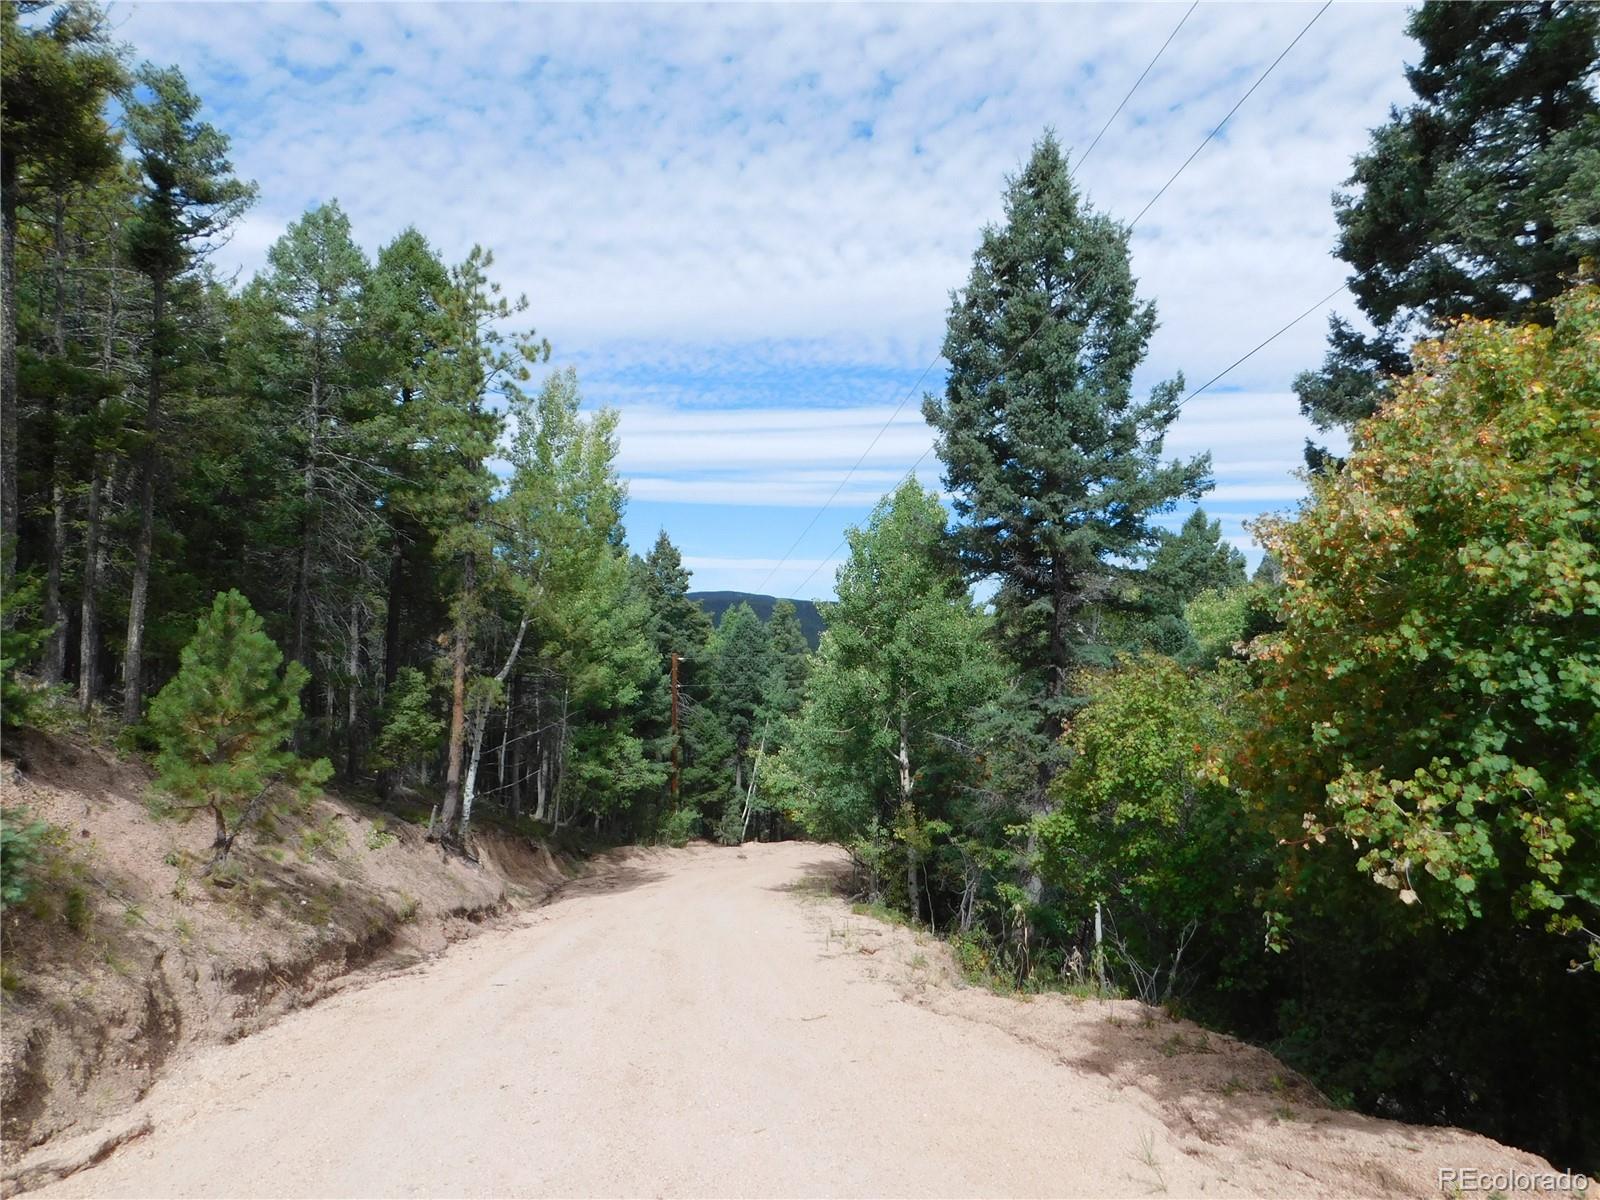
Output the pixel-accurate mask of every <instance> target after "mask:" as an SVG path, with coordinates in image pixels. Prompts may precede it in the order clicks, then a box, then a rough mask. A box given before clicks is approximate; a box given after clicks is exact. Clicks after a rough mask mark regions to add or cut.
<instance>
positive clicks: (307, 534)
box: [289, 373, 322, 670]
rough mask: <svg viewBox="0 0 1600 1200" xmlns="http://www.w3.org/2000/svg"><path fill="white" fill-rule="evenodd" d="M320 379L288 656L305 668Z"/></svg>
mask: <svg viewBox="0 0 1600 1200" xmlns="http://www.w3.org/2000/svg"><path fill="white" fill-rule="evenodd" d="M320 387H321V380H320V379H319V378H318V376H317V375H316V374H315V373H313V375H312V376H311V407H310V409H309V410H308V411H307V413H306V457H305V462H304V463H303V464H302V466H301V471H300V503H301V505H302V506H303V507H302V510H301V513H300V560H299V563H298V564H297V566H296V568H295V578H294V618H293V620H294V632H293V635H292V636H293V641H292V642H291V644H290V647H289V657H290V658H292V659H293V660H294V661H295V662H297V663H299V664H300V665H301V666H303V667H305V668H306V669H308V670H309V669H310V667H311V664H310V663H309V662H307V661H306V637H307V631H308V629H309V627H310V624H311V565H312V562H313V556H314V554H315V546H314V543H315V541H316V511H317V510H316V503H317V450H318V447H317V439H318V438H319V437H320V435H321V428H322V396H321V390H320Z"/></svg>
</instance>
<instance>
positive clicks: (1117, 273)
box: [923, 134, 1210, 782]
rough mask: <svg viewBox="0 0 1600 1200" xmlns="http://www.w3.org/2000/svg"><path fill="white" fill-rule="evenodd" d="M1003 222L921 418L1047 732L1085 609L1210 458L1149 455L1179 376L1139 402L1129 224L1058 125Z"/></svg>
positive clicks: (1078, 655)
mask: <svg viewBox="0 0 1600 1200" xmlns="http://www.w3.org/2000/svg"><path fill="white" fill-rule="evenodd" d="M1005 217H1006V219H1005V223H1004V224H1003V225H1000V226H991V227H990V228H988V229H986V230H984V234H983V240H982V243H981V244H980V246H979V248H978V250H977V252H976V253H975V254H974V256H973V266H972V274H971V276H970V277H969V279H968V282H967V288H966V291H965V292H964V293H962V294H960V295H958V296H957V297H956V298H955V299H954V300H953V301H952V303H951V308H950V317H949V324H948V331H947V333H946V336H945V342H944V354H945V358H946V359H948V360H949V363H950V372H949V376H948V380H947V383H946V387H945V393H944V395H943V396H942V397H932V396H930V397H928V399H927V400H926V401H925V402H924V404H923V413H924V415H925V416H926V417H927V419H928V421H929V423H930V424H932V425H933V427H934V428H935V430H936V431H937V446H938V451H939V456H940V458H941V459H942V460H943V462H944V466H945V482H946V484H947V486H948V487H949V488H950V490H951V492H952V493H953V495H954V506H955V511H956V515H957V517H958V519H959V523H958V526H957V529H956V540H957V545H958V547H959V550H960V553H961V556H962V561H963V562H964V564H965V565H966V568H967V570H968V571H969V572H970V574H971V575H973V576H976V577H988V578H993V579H996V580H998V581H999V582H1000V585H1001V586H1000V592H999V595H998V598H997V603H998V604H999V606H1000V608H1001V616H1002V618H1003V619H1004V620H1005V621H1006V622H1007V624H1008V625H1009V626H1010V627H1011V628H1012V629H1014V630H1016V631H1017V633H1016V636H1017V637H1018V638H1019V639H1020V644H1019V645H1018V646H1017V653H1018V660H1019V662H1021V663H1023V664H1024V665H1026V666H1027V667H1029V668H1030V669H1033V670H1036V671H1038V670H1042V675H1043V678H1042V680H1040V681H1039V682H1040V684H1041V690H1042V692H1043V700H1042V711H1043V718H1044V721H1043V726H1044V733H1045V735H1046V736H1047V738H1048V739H1049V741H1050V742H1051V743H1053V742H1054V740H1055V738H1056V736H1057V735H1058V734H1059V732H1060V729H1061V719H1062V716H1063V713H1064V712H1065V709H1066V702H1067V692H1068V680H1069V678H1070V676H1071V674H1072V671H1073V669H1074V668H1075V667H1076V666H1077V665H1078V664H1079V663H1080V662H1082V661H1083V659H1084V657H1085V642H1086V641H1087V640H1088V639H1089V635H1088V632H1087V631H1086V629H1085V628H1084V616H1085V614H1086V612H1087V611H1088V610H1089V609H1090V608H1091V606H1093V605H1094V604H1096V603H1097V602H1098V601H1100V600H1101V599H1102V598H1104V597H1105V596H1106V595H1108V594H1109V593H1110V592H1112V591H1113V590H1114V584H1115V581H1116V580H1117V578H1118V577H1119V576H1124V575H1126V574H1127V573H1128V570H1129V568H1128V566H1127V564H1128V563H1130V562H1132V561H1135V560H1137V559H1139V558H1141V557H1142V556H1143V555H1144V554H1145V553H1146V552H1147V551H1148V550H1149V549H1151V548H1153V547H1154V546H1155V545H1156V544H1157V541H1158V533H1157V530H1156V528H1155V527H1154V526H1153V525H1152V524H1151V522H1150V518H1151V517H1152V516H1154V515H1155V514H1158V513H1161V512H1165V511H1167V510H1169V509H1171V508H1172V507H1173V505H1174V504H1175V503H1176V502H1177V501H1178V500H1181V499H1184V498H1192V497H1195V496H1197V495H1198V494H1199V493H1200V491H1201V490H1202V488H1203V487H1204V486H1205V484H1206V483H1207V479H1208V475H1209V470H1210V459H1209V456H1207V455H1201V456H1199V457H1197V458H1194V459H1191V460H1189V461H1187V462H1177V461H1173V462H1163V461H1162V459H1161V453H1162V439H1163V436H1164V434H1165V432H1166V430H1167V427H1168V426H1169V425H1171V423H1172V421H1173V420H1174V418H1175V417H1176V416H1177V405H1178V397H1179V394H1180V391H1181V387H1182V381H1181V379H1177V380H1172V381H1169V382H1167V383H1163V384H1160V385H1159V386H1157V387H1156V388H1155V390H1154V392H1153V393H1152V394H1151V396H1150V398H1149V399H1147V400H1137V399H1135V398H1134V395H1133V376H1134V372H1135V371H1136V370H1137V369H1138V367H1139V364H1140V363H1141V362H1142V361H1143V359H1144V356H1145V351H1146V347H1147V346H1148V343H1149V340H1150V335H1151V333H1152V332H1153V331H1154V330H1155V327H1156V314H1155V306H1154V305H1153V304H1151V303H1148V302H1142V301H1140V300H1139V299H1138V297H1137V296H1136V294H1135V281H1134V278H1133V275H1132V273H1131V271H1130V268H1129V262H1128V233H1127V230H1126V229H1125V228H1123V227H1122V226H1119V225H1118V224H1117V223H1116V222H1114V221H1113V220H1111V218H1109V217H1106V216H1103V215H1101V214H1099V213H1096V212H1094V211H1093V210H1092V209H1091V208H1090V207H1089V206H1088V205H1087V204H1086V203H1085V202H1084V201H1083V199H1082V198H1081V197H1080V195H1079V194H1078V191H1077V189H1076V188H1075V187H1074V185H1073V182H1072V179H1071V177H1070V175H1069V173H1068V170H1067V163H1066V159H1065V158H1064V157H1063V155H1062V153H1061V147H1060V146H1059V145H1058V144H1057V142H1056V139H1055V137H1054V136H1053V135H1051V134H1046V135H1045V137H1044V138H1043V139H1042V140H1041V141H1040V142H1039V143H1038V145H1037V146H1035V148H1034V151H1033V155H1032V157H1031V158H1030V159H1029V161H1028V163H1027V165H1026V166H1025V167H1024V168H1023V170H1022V172H1021V173H1020V174H1019V175H1017V176H1015V177H1014V178H1012V179H1011V180H1010V181H1009V184H1008V186H1007V189H1006V194H1005ZM1048 773H1049V772H1048V768H1047V769H1046V770H1045V771H1044V775H1045V776H1047V775H1048ZM1041 782H1043V778H1042V779H1041Z"/></svg>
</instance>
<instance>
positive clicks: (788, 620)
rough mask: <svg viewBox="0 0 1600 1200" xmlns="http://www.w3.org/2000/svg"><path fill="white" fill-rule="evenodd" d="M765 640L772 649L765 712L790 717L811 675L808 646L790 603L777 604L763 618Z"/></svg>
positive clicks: (798, 703) (797, 614)
mask: <svg viewBox="0 0 1600 1200" xmlns="http://www.w3.org/2000/svg"><path fill="white" fill-rule="evenodd" d="M767 640H768V641H769V643H770V644H771V646H772V681H771V683H770V684H769V685H768V689H767V708H768V709H770V710H771V711H773V712H774V713H778V714H782V715H785V716H788V715H792V714H793V713H794V711H795V710H796V709H797V708H799V707H800V701H801V699H802V698H803V697H804V695H805V687H806V676H807V675H808V674H810V671H811V646H810V645H809V643H807V641H806V635H805V631H804V630H802V629H801V628H800V616H799V613H798V612H797V611H796V609H795V606H794V601H793V600H779V601H778V602H777V603H776V604H774V605H773V606H772V616H770V617H768V618H767Z"/></svg>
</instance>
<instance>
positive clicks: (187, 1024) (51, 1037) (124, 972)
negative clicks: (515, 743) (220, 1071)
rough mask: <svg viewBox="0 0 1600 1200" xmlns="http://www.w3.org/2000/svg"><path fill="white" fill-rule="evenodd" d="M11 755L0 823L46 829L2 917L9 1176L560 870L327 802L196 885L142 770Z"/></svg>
mask: <svg viewBox="0 0 1600 1200" xmlns="http://www.w3.org/2000/svg"><path fill="white" fill-rule="evenodd" d="M7 751H8V759H7V761H6V762H5V763H4V764H3V775H0V804H3V806H4V818H5V820H6V821H7V822H8V823H15V822H18V821H20V820H22V819H24V814H26V818H25V819H27V820H30V821H32V820H39V821H44V822H48V823H49V824H50V825H51V826H52V827H53V828H52V832H51V834H50V835H49V838H48V840H47V842H46V845H45V848H44V854H43V861H42V864H41V866H40V868H39V869H38V870H37V871H36V872H35V875H36V878H35V881H34V887H33V889H32V894H31V895H30V897H29V898H28V900H26V901H25V902H23V903H21V904H15V905H12V906H11V907H10V908H8V909H7V910H6V913H5V917H4V931H3V933H4V971H5V976H4V980H5V993H4V1021H3V1023H0V1024H3V1030H0V1032H3V1036H0V1043H3V1054H0V1110H3V1114H4V1122H3V1132H4V1143H3V1145H4V1164H5V1166H6V1168H7V1174H8V1175H12V1174H14V1168H15V1167H16V1166H17V1164H18V1163H19V1161H20V1160H21V1159H22V1158H23V1157H24V1156H28V1155H29V1154H30V1152H32V1154H33V1156H34V1157H36V1158H37V1157H41V1155H40V1152H39V1150H38V1148H39V1147H40V1146H42V1145H44V1144H45V1143H51V1144H52V1145H54V1146H61V1145H64V1144H65V1143H66V1142H67V1141H69V1140H72V1139H73V1138H74V1135H80V1134H84V1133H86V1132H89V1131H93V1130H95V1129H96V1128H97V1127H99V1126H100V1125H101V1124H102V1123H103V1122H106V1121H107V1120H109V1119H112V1118H115V1117H118V1116H120V1115H122V1114H124V1113H126V1112H127V1111H128V1110H129V1109H130V1107H131V1106H132V1105H133V1104H134V1103H135V1102H136V1101H138V1100H139V1099H140V1098H141V1097H142V1096H143V1095H144V1094H145V1093H146V1092H147V1091H148V1090H149V1089H150V1087H151V1085H152V1084H153V1083H155V1081H156V1080H158V1079H159V1078H161V1077H162V1075H163V1074H164V1073H165V1072H166V1071H167V1070H168V1069H169V1067H170V1066H171V1065H172V1064H174V1063H175V1062H176V1061H177V1060H179V1059H181V1058H184V1057H186V1056H187V1055H188V1054H189V1053H191V1052H192V1051H194V1050H195V1049H196V1048H197V1047H201V1046H206V1045H211V1044H216V1043H228V1042H233V1041H236V1040H238V1039H239V1038H241V1037H244V1036H245V1035H247V1034H250V1033H254V1032H256V1031H258V1030H260V1029H262V1028H264V1027H266V1026H268V1025H270V1024H271V1023H273V1022H274V1021H275V1020H277V1019H278V1018H279V1017H281V1016H282V1015H283V1014H285V1013H287V1012H289V1011H291V1010H294V1009H296V1008H301V1007H304V1006H306V1005H308V1004H310V1003H313V1002H315V1001H317V1000H319V999H321V998H323V997H325V996H327V995H328V994H330V993H331V992H333V991H336V990H339V989H340V988H343V987H345V986H347V985H348V984H350V983H351V982H352V981H355V980H368V979H372V978H374V977H376V976H378V975H381V974H383V973H386V972H388V971H391V970H399V969H403V968H405V967H407V966H408V965H411V964H414V963H416V962H418V961H420V960H422V959H424V958H426V957H429V956H431V955H432V954H434V953H435V952H437V951H439V950H440V949H442V948H443V947H444V946H446V945H447V944H448V943H450V942H452V941H455V940H457V939H459V938H460V937H462V936H464V935H465V934H466V933H468V932H470V931H471V930H473V928H474V927H475V926H477V925H478V924H480V923H482V922H484V921H486V920H488V919H490V918H494V917H498V916H501V915H503V914H505V913H507V912H509V911H511V910H513V909H516V908H519V907H526V906H529V905H532V904H537V903H539V902H541V901H543V900H544V899H546V898H547V897H548V896H549V895H550V893H551V892H552V890H553V889H554V888H556V887H558V886H560V885H561V884H562V883H563V882H565V881H566V880H567V879H568V878H569V877H570V876H571V875H572V873H573V867H572V864H570V863H568V862H565V861H561V860H558V859H557V858H556V857H554V856H553V855H552V854H551V853H550V852H549V851H548V850H546V849H545V848H544V847H542V846H540V845H537V844H536V843H533V842H531V841H529V840H528V839H525V838H519V837H515V836H512V835H510V834H507V833H503V832H500V831H495V830H485V831H483V832H482V833H481V834H480V835H479V836H478V837H477V838H476V839H475V849H476V851H477V853H478V855H479V861H478V862H477V863H475V864H474V863H471V862H468V861H466V860H464V859H462V858H460V857H459V856H455V855H448V856H447V855H445V854H443V853H442V852H441V851H440V850H439V848H438V847H436V846H432V845H429V844H428V843H427V842H426V841H425V839H424V838H423V835H422V832H421V831H420V830H419V829H418V828H417V827H416V826H415V825H412V824H409V823H407V822H405V821H403V820H399V819H396V818H395V817H393V816H386V815H385V814H383V813H382V812H381V811H379V810H377V809H375V808H371V807H369V806H365V805H360V804H355V803H350V802H346V801H344V800H342V799H339V798H336V797H332V796H330V797H325V798H323V799H320V800H317V801H315V802H314V803H312V804H311V805H310V806H309V807H308V808H306V809H304V810H302V811H296V812H293V813H292V814H291V815H288V816H282V817H279V818H278V819H277V820H276V821H275V822H271V823H269V824H268V825H267V826H265V827H264V828H260V829H257V830H255V831H251V832H247V833H246V834H245V835H244V836H242V837H241V838H240V839H239V842H238V843H237V844H236V847H235V850H234V855H233V859H234V861H233V863H232V864H231V866H230V868H229V869H228V870H227V871H226V872H225V873H224V875H223V878H222V879H221V881H220V882H217V881H209V880H206V879H204V878H202V875H201V871H202V868H203V866H204V864H205V863H206V862H207V861H208V859H209V850H208V847H209V843H210V840H211V837H212V835H213V830H212V828H211V824H210V822H209V821H205V820H194V821H190V822H188V823H179V822H175V821H171V820H158V819H156V818H155V817H153V816H152V815H151V814H150V812H149V809H148V807H147V803H146V797H147V795H148V793H149V788H150V779H151V776H150V772H149V771H148V769H147V768H145V767H144V766H143V765H142V764H140V763H138V762H135V761H130V760H128V759H126V758H123V757H120V756H118V755H116V754H113V753H111V752H109V751H107V750H104V749H100V748H96V747H94V746H92V745H89V744H87V743H85V742H83V741H77V740H69V739H66V738H60V737H54V736H49V735H45V734H40V733H35V732H25V733H22V734H19V735H16V736H14V737H13V736H11V735H8V736H7ZM113 1140H116V1139H113ZM88 1143H89V1146H90V1149H88V1150H86V1151H85V1150H82V1149H81V1148H80V1150H79V1151H76V1152H74V1151H64V1152H63V1155H62V1157H61V1164H63V1165H70V1164H72V1162H73V1155H74V1153H88V1154H90V1155H91V1156H92V1154H93V1153H95V1152H96V1150H95V1147H96V1146H98V1143H97V1142H96V1141H95V1138H94V1136H92V1135H91V1136H90V1137H89V1138H88ZM43 1157H48V1156H43ZM55 1169H56V1168H54V1167H51V1168H48V1169H46V1170H43V1171H36V1172H34V1175H35V1177H38V1176H39V1175H41V1174H43V1175H48V1174H49V1173H51V1172H52V1171H53V1170H55Z"/></svg>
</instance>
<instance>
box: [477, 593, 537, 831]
mask: <svg viewBox="0 0 1600 1200" xmlns="http://www.w3.org/2000/svg"><path fill="white" fill-rule="evenodd" d="M531 619H532V618H531V617H530V616H529V615H528V614H526V613H524V614H523V617H522V624H521V625H519V626H517V636H516V640H515V641H513V642H512V643H511V653H510V654H508V655H506V665H505V666H503V667H501V668H500V672H499V674H497V675H496V676H495V677H494V681H495V682H496V683H497V684H504V683H505V681H506V677H507V676H508V675H510V674H511V668H512V667H514V666H516V663H517V655H519V654H521V653H522V638H523V635H525V634H526V633H527V632H528V622H529V621H530V620H531ZM488 723H489V702H488V701H487V700H483V701H480V702H479V703H478V705H477V707H476V708H475V709H474V710H473V714H472V759H471V761H470V762H469V763H468V764H467V778H466V781H465V783H464V784H463V786H462V790H461V841H462V844H463V845H465V844H466V840H467V829H468V828H469V827H470V826H471V824H472V797H473V796H474V795H475V794H476V793H477V790H478V763H479V762H480V761H482V758H483V731H484V727H485V726H487V725H488Z"/></svg>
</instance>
